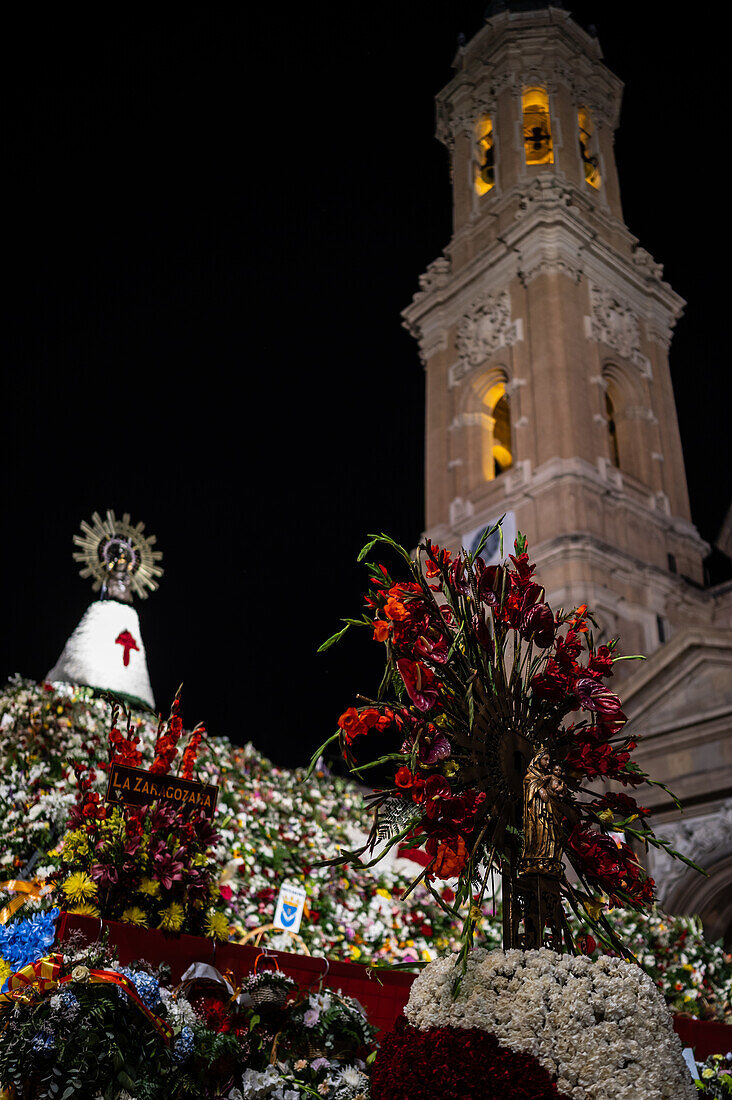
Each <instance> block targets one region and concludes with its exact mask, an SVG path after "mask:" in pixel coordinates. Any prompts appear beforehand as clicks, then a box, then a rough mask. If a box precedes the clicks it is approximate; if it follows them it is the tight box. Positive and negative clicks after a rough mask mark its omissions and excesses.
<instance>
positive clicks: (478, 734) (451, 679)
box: [311, 527, 694, 959]
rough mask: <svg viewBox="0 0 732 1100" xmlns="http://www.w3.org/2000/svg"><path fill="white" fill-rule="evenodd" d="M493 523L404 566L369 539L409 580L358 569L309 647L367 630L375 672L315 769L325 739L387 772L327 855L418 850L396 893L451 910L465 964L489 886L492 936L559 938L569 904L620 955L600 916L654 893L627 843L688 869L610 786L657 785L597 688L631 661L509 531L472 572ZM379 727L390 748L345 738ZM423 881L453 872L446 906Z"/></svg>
mask: <svg viewBox="0 0 732 1100" xmlns="http://www.w3.org/2000/svg"><path fill="white" fill-rule="evenodd" d="M494 530H496V528H495V527H494V528H491V529H488V530H486V532H485V534H484V536H483V539H482V540H481V544H480V545H479V546H478V547H477V548H476V550H475V552H474V553H472V554H469V553H467V552H466V551H464V550H463V551H462V552H461V553H460V554H458V555H457V556H455V557H454V558H453V556H452V555H451V554H450V552H449V551H447V550H444V549H440V548H439V547H437V546H434V545H433V544H432V543H431V542H429V541H427V542H425V543H424V544H423V545H422V546H420V548H419V551H418V554H417V557H416V559H415V560H412V559H411V558H410V556H409V555H408V553H407V552H406V551H405V550H404V549H403V547H401V546H399V545H398V544H396V543H394V542H393V540H391V539H389V538H388V537H387V536H384V535H380V536H375V537H373V538H372V539H371V541H370V542H369V543H368V544H367V545H366V546H365V547H364V549H363V550H362V552H361V554H360V555H359V558H360V559H364V558H365V557H366V556H367V555H368V554H369V553H370V552H371V550H373V548H374V547H375V546H377V545H379V544H382V545H386V546H388V547H389V548H391V549H392V550H393V551H395V552H396V554H397V555H398V557H399V558H401V561H402V564H403V565H404V564H406V566H407V570H408V575H409V579H408V580H397V579H395V578H394V577H393V576H392V575H391V573H390V571H389V569H388V568H387V566H386V565H384V564H383V563H381V562H378V563H376V562H373V563H367V564H368V566H369V569H370V573H371V576H370V587H369V591H368V594H367V596H366V600H365V604H366V611H365V613H364V614H363V615H362V617H361V619H360V620H354V619H347V620H345V623H346V625H345V627H344V628H343V629H342V630H340V631H339V632H338V633H337V634H335V635H334V636H333V637H332V638H330V639H328V641H327V642H326V643H324V645H323V646H321V650H323V649H326V648H328V647H329V646H330V645H332V644H333V643H334V642H336V641H337V640H339V639H340V638H342V637H343V635H344V634H345V633H346V631H347V630H349V629H350V628H351V627H353V626H359V627H364V628H366V629H368V630H369V631H370V632H371V634H372V636H373V638H374V639H375V640H376V641H377V642H379V643H381V644H383V645H384V647H385V652H386V667H385V671H384V676H383V679H382V682H381V685H380V687H379V690H378V692H377V694H376V697H375V698H369V697H365V696H359V705H358V706H351V707H349V708H348V709H347V710H346V711H345V712H344V713H343V714H342V715H341V717H340V718H339V720H338V730H337V732H336V733H335V734H333V736H332V737H331V738H329V740H328V741H327V742H326V743H325V745H323V746H321V748H320V749H318V751H317V752H316V754H315V755H314V758H313V765H314V763H315V761H317V760H318V759H319V758H320V756H321V754H322V752H323V751H324V750H325V748H326V747H327V746H328V745H329V744H331V742H333V741H336V740H337V741H338V742H339V745H340V748H341V751H342V754H343V756H344V758H345V760H346V762H347V763H348V765H349V767H350V770H351V772H352V773H353V774H354V775H355V776H358V777H361V778H363V776H364V775H365V774H366V773H367V772H368V770H369V769H372V768H374V767H379V768H381V769H391V774H392V779H391V782H389V783H387V784H386V785H385V786H383V788H381V789H379V790H377V791H375V792H374V794H373V797H372V799H371V806H372V810H373V824H372V829H371V833H370V836H369V838H368V842H367V844H366V845H364V846H363V847H362V848H361V849H359V850H356V851H343V852H342V854H341V855H340V856H339V857H338V858H336V859H334V860H332V861H331V862H332V863H333V864H346V863H349V862H351V863H355V864H358V863H359V862H360V858H361V857H362V856H364V854H365V853H367V852H370V853H372V854H373V853H374V852H376V854H375V856H374V858H373V859H372V860H370V863H377V862H378V861H379V860H380V859H381V858H383V856H384V854H385V852H386V851H388V850H389V849H390V848H392V847H393V846H394V845H400V846H402V847H407V848H412V849H422V850H423V851H424V854H425V856H426V859H423V860H422V862H423V863H424V864H425V865H424V866H423V868H422V869H421V870H420V872H419V874H418V875H417V876H416V877H415V879H414V880H413V882H412V883H411V885H410V886H409V887H408V889H407V891H405V893H406V894H408V893H409V892H410V891H411V890H412V889H413V888H414V887H415V886H416V885H417V883H419V882H420V881H422V880H424V881H425V882H426V884H427V886H428V888H429V889H430V890H431V893H432V896H433V898H434V900H435V901H436V902H437V904H438V905H440V906H441V907H442V908H443V909H446V910H447V911H448V912H449V913H451V914H452V915H453V916H456V915H457V914H458V912H459V911H460V910H463V911H464V914H465V915H464V924H463V946H464V948H465V950H464V951H463V955H462V957H463V959H464V958H465V957H466V951H469V949H470V946H471V945H472V942H473V934H474V929H475V926H476V924H477V923H478V922H479V921H480V920H481V919H482V913H481V906H482V904H483V901H484V898H485V897H486V892H487V891H488V890H489V889H491V890H492V892H495V889H496V882H498V883H500V885H501V889H502V895H503V912H504V946H507V947H509V946H510V947H530V948H534V949H536V948H539V947H541V946H552V947H553V948H554V949H555V950H562V949H563V948H564V947H571V946H572V945H573V939H572V935H571V932H570V929H569V925H568V922H567V920H566V917H565V914H564V907H565V906H566V907H568V908H569V909H570V910H572V911H573V912H574V913H575V914H576V915H577V916H578V918H579V919H581V921H582V922H583V923H584V924H588V925H589V926H591V928H592V929H593V931H594V932H595V934H596V935H597V936H598V938H599V939H600V941H601V942H602V943H604V944H606V945H607V946H608V947H611V948H613V949H615V950H617V951H618V952H619V953H621V954H624V953H625V954H627V951H626V949H625V948H624V947H623V944H622V943H621V941H620V940H619V938H618V937H617V935H616V934H615V932H614V929H613V927H612V925H611V924H610V922H609V921H608V920H607V918H606V916H605V912H604V911H605V910H606V909H607V908H612V907H613V906H625V907H626V908H631V909H637V910H643V909H647V908H650V907H651V906H652V904H653V897H654V893H653V888H654V883H653V879H652V878H650V877H649V876H648V875H647V874H646V872H645V870H644V869H643V867H642V865H641V863H640V861H639V859H638V856H637V854H636V852H635V851H634V849H633V847H631V845H632V844H636V845H640V846H648V845H649V844H650V845H654V846H656V847H658V848H663V849H664V850H665V851H667V852H668V853H669V854H670V855H672V856H674V857H676V858H680V859H683V860H684V861H685V862H687V863H690V861H689V860H687V859H686V858H685V857H684V856H682V855H680V854H679V853H678V852H676V851H674V850H673V849H672V848H670V847H669V845H668V844H667V842H665V841H664V840H661V839H659V838H657V837H656V836H655V834H654V832H653V829H652V827H651V825H650V823H649V819H648V818H649V813H648V810H647V809H645V807H643V806H641V805H639V803H638V802H637V801H636V799H635V797H633V796H632V795H631V794H628V793H626V791H625V790H618V789H617V787H618V786H621V787H623V788H628V787H630V788H631V789H632V788H635V787H638V786H640V785H642V784H644V783H652V782H654V781H653V780H651V779H649V777H648V776H647V775H645V773H643V772H642V771H641V770H640V768H639V767H638V765H637V764H636V763H634V761H633V760H632V752H633V750H634V749H635V747H636V742H635V741H633V740H631V739H630V738H629V737H627V736H626V735H625V734H624V732H623V727H624V725H625V723H626V720H627V719H626V716H625V714H624V713H623V710H622V706H621V702H620V699H619V698H618V696H617V695H616V694H615V693H614V692H613V691H611V690H610V688H609V687H608V686H607V685H606V684H605V682H604V681H606V680H607V679H609V678H610V677H612V675H613V665H614V664H615V663H616V662H617V661H620V660H624V659H628V658H623V657H621V656H619V655H618V654H617V639H613V640H612V641H610V642H609V643H608V644H602V645H597V644H596V643H595V641H594V637H593V626H594V619H593V616H592V614H591V613H590V612H589V611H588V609H587V607H586V606H584V605H583V606H582V607H578V608H575V609H573V610H571V611H568V612H567V611H564V610H560V611H558V612H556V613H554V612H553V611H552V610H551V608H550V607H549V606H548V604H547V603H546V601H545V597H544V589H543V588H542V587H541V585H540V584H539V583H538V582H537V581H536V580H535V578H534V572H535V567H534V566H533V565H532V564H531V563H530V561H529V555H528V548H527V541H526V539H525V537H524V536H523V535H521V534H519V536H518V537H517V539H516V544H515V548H514V553H513V554H511V555H509V557H508V559H507V561H506V562H504V563H503V564H500V565H491V566H486V565H484V563H483V560H482V559H481V557H480V552H481V549H482V546H483V545H484V544H485V542H486V541H487V539H488V538H489V537H490V535H491V534H492V533H493V531H494ZM377 734H378V735H380V737H381V741H382V743H383V739H384V735H388V738H389V740H390V742H391V743H392V746H393V747H392V748H391V751H389V752H387V753H386V754H382V755H379V756H378V757H377V758H376V759H371V760H366V761H365V762H363V763H359V761H358V759H357V755H356V754H357V751H358V745H359V743H360V742H359V740H358V739H359V738H362V737H363V738H366V737H367V736H369V735H371V736H375V735H377ZM313 765H311V766H313ZM609 781H612V783H613V784H614V786H613V788H612V789H611V788H607V787H606V784H607V783H608V782H609ZM659 785H662V784H659ZM664 789H665V788H664ZM669 793H670V792H669ZM380 842H386V843H385V845H384V846H382V847H381V848H380V849H379V850H378V851H376V849H377V846H378V845H379V843H380ZM567 864H568V865H569V866H570V867H571V868H572V870H573V871H574V875H573V876H568V875H567V873H566V865H567ZM691 865H692V866H694V865H693V864H691ZM435 879H443V880H450V881H452V880H454V881H455V882H456V883H457V887H456V890H455V897H454V901H453V902H452V903H451V904H449V905H448V904H447V903H446V902H445V898H444V896H443V895H442V894H441V893H439V892H438V891H437V890H435V888H434V881H435ZM552 884H555V885H554V886H553V885H552ZM537 909H538V910H542V909H543V915H542V919H541V920H539V919H538V916H537Z"/></svg>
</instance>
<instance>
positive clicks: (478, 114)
mask: <svg viewBox="0 0 732 1100" xmlns="http://www.w3.org/2000/svg"><path fill="white" fill-rule="evenodd" d="M495 110H496V99H495V96H494V95H493V93H492V91H489V90H484V91H483V92H481V93H478V94H474V95H473V97H472V98H471V101H470V102H469V103H461V104H459V105H457V104H453V103H449V102H445V101H440V100H438V102H437V127H436V130H435V136H436V137H437V140H438V141H441V142H442V144H443V145H446V146H447V147H448V149H452V147H453V145H454V143H455V138H456V137H458V135H460V134H465V135H466V136H467V137H472V135H473V132H474V129H475V124H476V122H477V121H478V119H479V118H482V117H483V115H491V114H494V113H495Z"/></svg>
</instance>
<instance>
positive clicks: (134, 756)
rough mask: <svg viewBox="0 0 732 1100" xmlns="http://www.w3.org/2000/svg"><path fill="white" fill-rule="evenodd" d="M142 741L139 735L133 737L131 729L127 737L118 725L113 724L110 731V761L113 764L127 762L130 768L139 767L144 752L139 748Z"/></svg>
mask: <svg viewBox="0 0 732 1100" xmlns="http://www.w3.org/2000/svg"><path fill="white" fill-rule="evenodd" d="M139 743H140V738H139V737H133V736H132V733H131V731H130V730H128V731H127V737H125V736H124V734H123V733H122V732H121V730H118V729H117V727H116V726H112V728H111V730H110V731H109V747H110V752H111V754H112V755H111V757H110V763H111V764H125V765H126V766H127V767H128V768H139V766H140V763H141V761H142V753H141V752H140V750H139V749H138V747H137V746H138V745H139Z"/></svg>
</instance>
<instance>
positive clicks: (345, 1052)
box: [281, 990, 374, 1063]
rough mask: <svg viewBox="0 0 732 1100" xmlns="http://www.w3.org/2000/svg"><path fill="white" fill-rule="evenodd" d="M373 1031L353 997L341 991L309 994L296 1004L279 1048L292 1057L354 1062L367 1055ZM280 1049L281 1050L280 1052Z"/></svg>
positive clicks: (371, 1042) (290, 1014)
mask: <svg viewBox="0 0 732 1100" xmlns="http://www.w3.org/2000/svg"><path fill="white" fill-rule="evenodd" d="M373 1037H374V1030H373V1028H372V1027H371V1025H370V1024H369V1022H368V1020H367V1018H366V1013H365V1012H364V1010H363V1008H362V1007H361V1005H360V1004H359V1003H358V1001H357V1000H355V998H353V997H348V996H345V995H344V994H343V993H342V992H341V991H340V990H339V991H338V992H337V993H335V992H333V991H332V990H324V991H321V992H319V993H310V994H309V995H308V996H307V997H304V998H302V999H301V1000H299V1001H297V1002H296V1003H295V1004H294V1005H293V1007H292V1009H291V1011H290V1013H289V1017H288V1022H287V1029H286V1031H285V1035H284V1037H283V1043H282V1048H284V1049H288V1050H290V1051H291V1052H293V1053H294V1055H300V1056H304V1057H307V1058H308V1059H309V1060H310V1061H313V1060H314V1059H318V1058H325V1059H328V1060H329V1061H330V1062H333V1061H335V1062H341V1063H344V1062H354V1061H355V1060H356V1059H357V1058H358V1057H359V1055H361V1054H367V1053H368V1051H367V1049H366V1048H367V1047H369V1046H370V1045H372V1044H373ZM282 1048H281V1049H282Z"/></svg>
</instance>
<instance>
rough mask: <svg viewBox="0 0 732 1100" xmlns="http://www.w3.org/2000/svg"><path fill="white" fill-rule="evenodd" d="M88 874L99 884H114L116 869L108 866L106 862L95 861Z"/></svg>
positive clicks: (115, 882) (115, 881)
mask: <svg viewBox="0 0 732 1100" xmlns="http://www.w3.org/2000/svg"><path fill="white" fill-rule="evenodd" d="M89 875H90V877H91V878H93V879H94V881H95V882H98V883H99V885H100V886H115V885H116V884H117V869H116V868H115V867H110V866H109V864H108V863H95V864H94V866H93V867H92V869H91V871H90V872H89Z"/></svg>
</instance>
